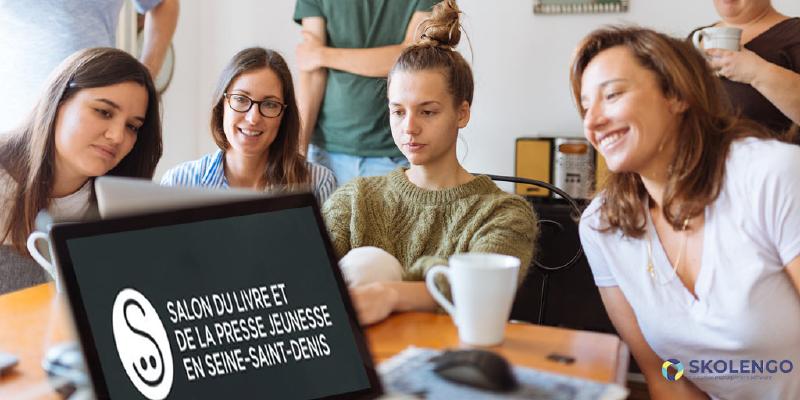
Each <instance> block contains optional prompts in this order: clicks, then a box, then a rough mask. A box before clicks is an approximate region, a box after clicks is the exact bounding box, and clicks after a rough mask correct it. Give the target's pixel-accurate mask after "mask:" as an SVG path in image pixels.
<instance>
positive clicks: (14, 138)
mask: <svg viewBox="0 0 800 400" xmlns="http://www.w3.org/2000/svg"><path fill="white" fill-rule="evenodd" d="M125 82H135V83H137V84H139V85H142V87H144V88H145V90H146V91H147V111H146V114H145V119H144V123H143V124H142V126H141V128H140V129H139V131H138V134H137V136H136V143H135V144H134V145H133V148H132V149H131V151H130V152H129V153H128V154H127V155H126V156H125V157H124V158H123V159H122V160H121V161H120V162H119V164H117V165H116V166H115V167H114V168H113V169H111V170H110V171H109V172H108V173H107V175H116V176H128V177H139V178H148V179H152V177H153V172H154V171H155V169H156V165H157V164H158V160H159V159H160V158H161V153H162V143H161V118H160V113H159V97H158V92H156V90H155V87H154V86H153V80H152V79H151V77H150V72H149V71H148V70H147V68H146V67H145V66H144V65H142V64H141V63H140V62H139V61H137V60H136V59H135V58H133V57H132V56H131V55H130V54H128V53H125V52H124V51H121V50H117V49H112V48H92V49H85V50H80V51H78V52H76V53H75V54H73V55H71V56H70V57H69V58H67V59H66V60H64V61H63V62H62V63H61V65H59V66H58V68H56V70H55V71H54V72H53V74H52V75H51V76H50V78H49V81H48V83H47V84H46V86H45V89H44V92H43V93H42V95H41V96H40V98H39V101H38V102H37V104H36V106H35V107H34V109H33V111H32V112H31V113H30V114H29V115H28V118H27V119H26V120H25V121H24V122H23V124H22V125H20V127H19V128H17V129H15V130H13V131H11V133H10V134H9V135H8V136H7V137H6V138H4V139H3V141H2V143H0V165H2V167H3V168H4V169H5V170H6V171H7V172H8V174H9V176H11V178H12V179H13V180H14V182H15V184H16V187H15V188H14V189H13V190H10V191H9V192H10V193H12V196H13V197H12V198H11V199H10V201H11V207H10V209H9V210H7V213H8V214H7V215H8V219H7V223H6V226H4V227H3V228H2V229H3V231H2V234H3V236H2V238H3V239H2V241H5V240H6V239H9V238H10V240H11V242H12V244H13V245H14V247H15V248H17V250H19V251H20V252H21V253H23V254H27V249H26V247H25V242H26V239H27V237H28V235H29V234H30V233H31V231H32V230H33V228H34V221H35V219H36V214H37V213H38V212H39V211H40V210H42V209H45V208H47V207H48V205H49V201H50V195H51V191H52V189H53V186H54V184H55V182H54V177H55V126H56V116H57V114H58V110H59V109H60V108H61V105H62V104H64V102H66V101H67V100H69V99H70V98H71V97H72V96H74V95H75V94H76V93H78V92H79V91H81V90H83V89H88V88H96V87H105V86H111V85H115V84H119V83H125Z"/></svg>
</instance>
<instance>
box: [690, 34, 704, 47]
mask: <svg viewBox="0 0 800 400" xmlns="http://www.w3.org/2000/svg"><path fill="white" fill-rule="evenodd" d="M703 35H705V32H703V30H702V29H698V30H696V31H694V33H693V34H692V44H694V47H696V48H697V49H698V50H703V48H702V47H700V40H702V38H703Z"/></svg>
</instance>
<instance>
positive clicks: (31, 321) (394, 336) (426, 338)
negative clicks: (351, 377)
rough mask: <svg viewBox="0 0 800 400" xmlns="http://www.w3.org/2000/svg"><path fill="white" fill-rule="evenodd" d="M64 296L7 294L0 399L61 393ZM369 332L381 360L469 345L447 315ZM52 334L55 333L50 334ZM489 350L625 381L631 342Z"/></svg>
mask: <svg viewBox="0 0 800 400" xmlns="http://www.w3.org/2000/svg"><path fill="white" fill-rule="evenodd" d="M58 299H59V298H58V297H55V296H54V289H53V286H52V284H45V285H40V286H36V287H33V288H29V289H25V290H21V291H18V292H14V293H10V294H7V295H3V296H0V351H6V352H11V353H14V354H15V355H17V356H18V357H19V358H20V363H19V365H18V366H17V368H16V369H15V370H14V371H12V372H11V373H9V374H7V375H5V376H3V377H0V399H21V400H25V399H57V398H58V397H57V396H56V395H55V393H54V392H52V390H51V389H50V387H49V385H48V383H47V379H46V376H45V373H44V371H43V370H42V368H41V360H42V356H43V354H44V351H45V346H44V345H45V342H46V341H48V342H57V341H59V340H62V339H65V338H69V337H70V335H71V332H70V329H69V328H67V326H68V323H66V322H65V321H63V320H59V319H58V314H63V313H59V312H54V310H55V311H57V310H59V308H60V307H63V304H62V303H61V302H60V301H59V300H58ZM54 315H56V316H55V317H54ZM48 324H49V325H50V327H48ZM53 326H55V327H53ZM366 332H367V338H368V340H369V343H370V350H371V351H372V354H373V357H374V358H375V360H376V361H377V362H380V361H383V360H386V359H388V358H390V357H392V356H393V355H395V354H397V353H399V352H401V351H402V350H404V349H405V348H406V347H408V346H410V345H414V346H417V347H431V348H437V349H443V348H451V347H463V346H462V345H460V344H459V341H458V333H457V331H456V328H455V326H454V325H453V323H452V321H451V319H450V317H449V316H447V315H440V314H432V313H416V312H415V313H402V314H396V315H394V316H392V317H391V318H389V319H387V320H385V321H383V322H381V323H379V324H377V325H373V326H371V327H369V328H368V329H367V330H366ZM48 335H49V336H50V337H51V338H50V339H47V336H48ZM489 349H490V350H492V351H496V352H498V353H500V354H502V355H503V356H505V357H506V358H507V359H508V360H509V361H510V362H512V363H513V364H517V365H524V366H527V367H532V368H537V369H541V370H546V371H550V372H555V373H561V374H566V375H572V376H576V377H582V378H586V379H592V380H595V381H600V382H615V383H618V384H620V385H624V384H625V374H626V372H627V369H628V349H627V347H626V346H625V344H624V343H622V341H620V340H619V338H618V337H617V336H614V335H608V334H601V333H594V332H583V331H574V330H568V329H561V328H552V327H546V326H538V325H531V324H517V323H510V324H508V326H507V328H506V336H505V341H504V342H503V343H502V344H501V345H499V346H495V347H491V348H489ZM551 353H558V354H562V355H568V356H572V357H574V358H575V362H574V363H572V364H562V363H558V362H555V361H550V360H548V359H547V356H548V355H549V354H551Z"/></svg>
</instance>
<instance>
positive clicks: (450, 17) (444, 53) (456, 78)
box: [389, 0, 475, 106]
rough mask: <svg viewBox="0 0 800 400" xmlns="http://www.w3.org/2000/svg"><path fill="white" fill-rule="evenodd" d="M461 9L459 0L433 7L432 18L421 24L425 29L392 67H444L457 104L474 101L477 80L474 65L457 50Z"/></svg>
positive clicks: (396, 70)
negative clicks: (457, 2)
mask: <svg viewBox="0 0 800 400" xmlns="http://www.w3.org/2000/svg"><path fill="white" fill-rule="evenodd" d="M460 14H461V10H459V8H458V5H457V4H456V2H455V0H444V1H442V2H440V3H439V4H436V5H435V6H434V7H433V13H432V14H431V16H430V18H428V19H426V20H425V21H423V22H422V24H420V27H419V29H418V31H420V32H422V33H421V35H420V37H419V39H418V40H417V42H416V43H414V44H413V45H411V46H409V47H407V48H406V49H404V50H403V52H402V53H401V54H400V57H399V58H398V59H397V62H395V64H394V66H393V67H392V69H391V71H389V81H390V82H391V80H392V75H393V74H394V73H395V72H399V71H424V70H431V69H438V70H441V71H442V72H443V73H444V75H445V80H446V82H447V89H448V91H449V92H450V94H451V95H452V96H453V101H454V104H455V105H456V106H458V105H460V104H461V103H462V102H464V101H466V102H467V104H469V105H472V94H473V91H474V88H475V83H474V81H473V78H472V69H471V68H470V67H469V64H467V60H465V59H464V57H462V56H461V54H460V53H459V52H457V51H455V47H456V46H457V45H458V42H459V41H460V40H461V23H460V22H459V15H460Z"/></svg>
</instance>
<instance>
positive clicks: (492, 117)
mask: <svg viewBox="0 0 800 400" xmlns="http://www.w3.org/2000/svg"><path fill="white" fill-rule="evenodd" d="M459 4H460V6H461V8H462V10H463V11H464V14H465V18H464V20H463V22H464V27H465V30H466V32H467V35H468V36H469V38H470V43H471V45H472V52H473V54H472V56H470V52H469V48H468V47H467V46H461V50H462V52H463V53H464V54H465V56H466V57H467V59H468V60H470V57H471V61H472V65H473V69H474V73H475V78H476V89H475V101H474V104H473V108H472V120H471V121H470V123H469V126H468V127H467V128H466V129H464V130H463V131H462V135H463V138H464V140H463V141H462V142H461V143H460V148H459V153H460V154H461V158H462V162H463V163H464V165H465V167H466V168H467V169H469V170H471V171H480V172H490V173H498V174H506V175H511V174H513V172H514V140H515V139H516V138H517V137H522V136H537V135H541V136H580V135H581V134H582V130H581V123H580V120H579V118H578V115H577V112H576V111H575V108H574V106H573V105H572V100H571V98H570V92H569V81H568V77H569V72H568V66H569V62H570V55H571V53H572V50H573V49H574V47H575V45H576V44H577V43H578V41H579V40H580V39H581V38H582V37H583V36H585V35H586V34H587V33H589V32H590V31H591V30H593V29H595V28H597V27H599V26H601V25H604V24H617V23H633V24H637V25H642V26H647V27H652V28H655V29H657V30H660V31H663V32H667V33H671V34H673V35H677V36H681V37H682V36H685V35H686V34H688V32H689V31H691V29H693V28H694V27H697V26H700V25H705V24H708V23H711V22H713V21H715V20H717V19H718V17H717V15H716V13H715V11H714V8H713V3H712V0H630V10H629V11H628V12H627V13H621V14H587V15H534V14H533V0H494V1H489V0H460V1H459ZM773 4H774V5H775V7H776V8H777V9H778V10H779V11H781V12H783V13H784V14H787V15H792V16H797V15H800V1H797V0H773ZM293 10H294V1H291V0H268V1H263V0H229V1H224V2H221V1H217V0H190V1H184V2H183V3H182V7H181V16H180V20H179V23H178V30H177V32H176V34H175V39H174V44H175V52H176V57H177V63H176V71H175V77H174V79H173V82H172V86H171V87H170V88H169V90H168V91H167V93H166V94H165V96H164V149H165V151H164V157H163V158H162V160H161V163H160V164H159V168H158V171H157V176H160V175H161V174H162V173H163V172H164V171H166V169H168V168H170V167H172V166H174V165H175V164H177V163H178V162H181V161H185V160H190V159H194V158H197V157H199V156H200V155H202V154H204V153H206V152H209V151H211V150H213V149H214V144H213V142H212V141H211V138H210V134H209V129H208V119H209V111H210V101H211V100H210V97H211V91H212V90H213V87H214V85H215V84H216V79H217V75H218V74H219V72H220V71H221V70H222V68H223V66H224V64H225V62H226V61H227V60H228V59H229V58H230V57H231V56H232V55H233V54H234V53H236V51H238V50H240V49H242V48H244V47H247V46H253V45H260V46H265V47H271V48H274V49H277V50H278V51H280V52H281V53H282V54H283V55H284V56H285V57H286V59H287V61H288V62H289V65H290V66H291V67H292V68H293V72H294V73H295V74H296V72H297V71H296V69H295V68H294V46H295V45H296V44H297V43H298V41H299V36H300V35H299V27H298V26H297V25H296V24H294V22H293V21H292V14H293ZM462 40H464V39H463V37H462ZM465 42H466V41H465ZM464 144H466V146H464ZM465 153H466V154H465Z"/></svg>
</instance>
